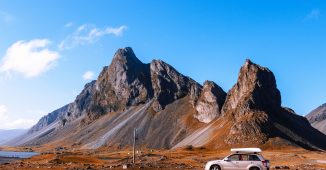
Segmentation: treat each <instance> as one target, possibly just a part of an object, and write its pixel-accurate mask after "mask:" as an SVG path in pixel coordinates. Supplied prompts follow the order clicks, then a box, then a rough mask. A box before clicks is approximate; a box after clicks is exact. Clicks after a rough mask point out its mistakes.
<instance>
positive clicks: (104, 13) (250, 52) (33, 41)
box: [0, 0, 326, 129]
mask: <svg viewBox="0 0 326 170" xmlns="http://www.w3.org/2000/svg"><path fill="white" fill-rule="evenodd" d="M325 5H326V2H325V1H322V0H320V1H318V0H286V1H284V0H270V1H267V0H266V1H262V0H248V1H235V0H224V1H216V0H214V1H213V0H206V1H205V0H204V1H198V0H180V1H172V0H166V1H145V0H138V1H132V0H115V1H113V0H106V1H104V0H103V1H100V0H99V1H85V0H84V1H77V0H70V1H64V0H56V1H50V0H30V1H18V0H1V1H0V60H1V61H0V62H1V63H0V80H1V81H0V94H1V95H0V129H12V128H27V127H29V126H31V125H32V124H33V123H35V122H36V121H37V120H38V119H39V118H40V117H41V116H43V115H45V114H47V113H48V112H51V111H53V110H54V109H56V108H59V107H61V106H63V105H65V104H67V103H69V102H72V101H73V100H74V98H75V96H76V95H77V94H78V93H79V92H80V91H81V90H82V88H83V86H84V84H85V83H87V82H89V81H90V79H96V77H97V75H98V73H99V72H100V71H101V69H102V67H103V66H105V65H108V64H109V63H110V62H111V59H112V56H113V54H114V52H115V51H116V50H117V49H118V48H120V47H126V46H131V47H133V49H134V51H135V53H136V55H137V56H138V58H139V59H141V60H142V61H143V62H150V61H151V60H152V59H154V58H155V59H162V60H164V61H166V62H168V63H169V64H171V65H173V66H174V67H175V68H176V69H178V70H179V71H180V72H181V73H183V74H185V75H188V76H190V77H192V78H194V79H195V80H196V81H198V82H200V83H202V82H204V81H205V80H213V81H215V82H216V83H217V84H219V85H220V86H221V87H222V88H223V89H224V90H225V91H228V90H229V89H230V88H231V87H232V86H233V85H234V83H235V82H236V79H237V76H238V72H239V69H240V67H241V65H242V64H243V63H244V61H245V59H246V58H250V59H252V60H253V61H254V62H256V63H258V64H260V65H262V66H266V67H268V68H270V69H271V70H272V71H273V72H274V74H275V75H276V79H277V83H278V87H279V89H280V90H281V93H282V105H283V106H287V107H291V108H292V109H294V110H295V111H296V112H297V113H298V114H301V115H305V114H306V113H308V112H309V111H311V110H312V109H314V108H315V107H317V106H319V105H320V104H322V103H325V102H326V90H325V87H326V79H325V78H324V76H323V75H325V74H326V68H325V63H326V57H325V54H326V48H325V47H326V34H325V32H326V6H325Z"/></svg>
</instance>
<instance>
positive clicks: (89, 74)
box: [83, 71, 94, 80]
mask: <svg viewBox="0 0 326 170" xmlns="http://www.w3.org/2000/svg"><path fill="white" fill-rule="evenodd" d="M93 77H94V72H92V71H86V72H85V73H84V74H83V79H84V80H92V79H93Z"/></svg>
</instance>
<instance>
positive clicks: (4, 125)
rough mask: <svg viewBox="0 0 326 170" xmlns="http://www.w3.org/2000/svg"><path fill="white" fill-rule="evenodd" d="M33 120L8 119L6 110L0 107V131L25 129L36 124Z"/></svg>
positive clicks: (2, 106) (3, 106)
mask: <svg viewBox="0 0 326 170" xmlns="http://www.w3.org/2000/svg"><path fill="white" fill-rule="evenodd" d="M36 122H37V121H36V120H33V119H23V118H21V119H14V120H13V119H11V118H10V117H9V112H8V108H7V107H6V106H5V105H0V129H27V128H30V127H32V126H33V125H34V124H36Z"/></svg>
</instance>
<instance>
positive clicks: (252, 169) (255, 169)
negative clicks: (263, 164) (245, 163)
mask: <svg viewBox="0 0 326 170" xmlns="http://www.w3.org/2000/svg"><path fill="white" fill-rule="evenodd" d="M249 170H260V169H259V168H258V167H252V168H249Z"/></svg>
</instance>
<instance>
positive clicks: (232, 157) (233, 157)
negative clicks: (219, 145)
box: [228, 155, 239, 161]
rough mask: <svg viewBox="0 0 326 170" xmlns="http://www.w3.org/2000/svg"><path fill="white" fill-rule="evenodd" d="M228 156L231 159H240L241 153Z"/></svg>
mask: <svg viewBox="0 0 326 170" xmlns="http://www.w3.org/2000/svg"><path fill="white" fill-rule="evenodd" d="M228 158H229V160H230V161H239V155H231V156H229V157H228Z"/></svg>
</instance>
